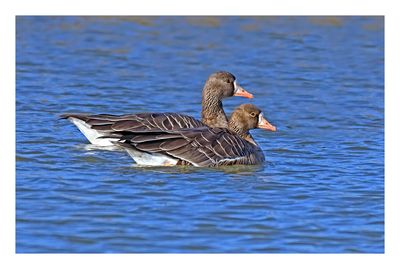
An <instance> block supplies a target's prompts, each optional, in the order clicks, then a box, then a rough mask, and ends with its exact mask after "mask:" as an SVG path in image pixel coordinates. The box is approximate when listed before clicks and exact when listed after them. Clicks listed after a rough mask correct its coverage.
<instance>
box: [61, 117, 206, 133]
mask: <svg viewBox="0 0 400 269" xmlns="http://www.w3.org/2000/svg"><path fill="white" fill-rule="evenodd" d="M61 118H76V119H79V120H82V121H84V122H85V123H86V124H88V125H89V126H90V128H92V129H95V130H97V131H101V132H103V133H114V135H116V134H121V133H125V132H135V133H138V132H159V131H168V130H175V129H181V128H197V127H201V126H204V124H203V123H202V122H201V121H199V120H196V119H195V118H193V117H191V116H187V115H182V114H178V113H139V114H130V115H109V114H98V115H88V114H63V115H61Z"/></svg>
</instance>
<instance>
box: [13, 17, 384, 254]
mask: <svg viewBox="0 0 400 269" xmlns="http://www.w3.org/2000/svg"><path fill="white" fill-rule="evenodd" d="M16 23H17V35H16V52H17V57H16V64H17V67H16V68H17V69H16V109H17V111H16V113H17V118H16V140H17V144H16V175H17V176H16V251H17V252H18V253H31V252H34V253H37V252H40V253H41V252H73V253H77V252H100V253H103V252H136V253H142V252H175V253H186V252H196V253H197V252H201V253H221V252H243V253H321V252H324V253H326V252H327V253H332V252H334V253H343V252H344V253H352V252H362V253H365V252H368V253H382V252H384V26H383V18H382V17H17V19H16ZM216 70H227V71H230V72H232V73H233V74H235V75H236V77H237V80H238V82H239V83H240V84H241V85H242V86H243V87H244V88H245V89H247V90H248V91H250V92H251V93H253V94H254V96H255V99H253V100H248V99H243V98H230V99H228V100H225V101H224V107H225V110H226V111H227V113H230V112H231V111H232V110H233V109H234V107H235V106H237V105H239V104H241V103H244V102H252V103H254V104H256V105H257V106H259V107H260V108H261V109H262V110H263V111H264V114H265V116H266V118H267V119H268V120H269V121H270V122H271V123H272V124H274V125H276V126H277V127H278V132H276V133H271V132H265V131H262V130H254V131H252V134H253V136H254V138H255V139H256V141H257V142H258V143H259V144H260V146H261V147H262V149H263V151H264V153H265V155H266V159H267V161H266V162H265V164H264V165H262V166H256V167H231V168H223V169H206V168H193V167H165V168H143V167H135V166H134V165H133V162H132V160H131V158H130V157H129V156H128V155H127V154H126V153H125V152H124V151H106V150H99V149H98V148H95V147H91V146H89V145H88V143H87V141H86V140H85V138H84V137H83V136H82V134H81V133H80V132H79V131H78V130H77V129H76V128H75V127H74V126H73V125H72V124H70V123H69V122H68V121H65V120H59V119H58V115H59V114H61V113H65V112H88V113H111V114H123V113H136V112H143V111H153V112H167V111H170V112H181V113H185V114H188V115H192V116H195V117H197V118H199V116H200V109H201V107H200V106H201V89H202V86H203V84H204V82H205V80H206V78H207V77H208V75H209V74H211V73H212V72H214V71H216Z"/></svg>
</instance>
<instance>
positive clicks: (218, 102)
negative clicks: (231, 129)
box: [61, 71, 253, 146]
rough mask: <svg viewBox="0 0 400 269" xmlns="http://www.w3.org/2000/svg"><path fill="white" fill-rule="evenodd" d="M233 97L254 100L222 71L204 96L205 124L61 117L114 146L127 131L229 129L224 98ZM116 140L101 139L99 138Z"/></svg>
mask: <svg viewBox="0 0 400 269" xmlns="http://www.w3.org/2000/svg"><path fill="white" fill-rule="evenodd" d="M231 96H242V97H246V98H253V95H252V94H251V93H249V92H247V91H246V90H244V89H243V88H242V87H241V86H239V84H238V83H237V82H236V78H235V76H234V75H232V74H231V73H229V72H225V71H219V72H215V73H213V74H211V75H210V76H209V77H208V79H207V81H206V83H205V85H204V87H203V93H202V112H201V121H199V120H196V119H195V118H193V117H191V116H187V115H183V114H177V113H139V114H128V115H108V114H98V115H89V114H74V113H71V114H63V115H61V118H65V119H69V120H70V121H71V122H72V123H74V124H75V125H76V126H77V127H78V129H79V130H80V131H81V132H82V133H83V134H84V135H85V137H86V138H87V139H88V140H89V141H90V143H92V144H95V145H99V146H111V145H113V141H115V140H118V138H119V137H121V135H123V134H125V133H126V132H127V131H133V130H146V131H148V132H156V131H160V130H161V131H166V130H174V129H182V128H196V127H200V126H210V127H220V128H227V127H228V120H227V117H226V115H225V112H224V109H223V106H222V99H223V98H226V97H231ZM110 133H112V134H113V135H112V137H114V138H101V139H99V137H105V136H108V137H111V136H110Z"/></svg>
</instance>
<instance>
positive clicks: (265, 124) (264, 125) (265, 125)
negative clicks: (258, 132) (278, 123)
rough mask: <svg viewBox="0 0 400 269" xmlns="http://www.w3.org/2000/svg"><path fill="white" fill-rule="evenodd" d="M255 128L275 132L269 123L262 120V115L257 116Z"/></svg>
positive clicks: (274, 128)
mask: <svg viewBox="0 0 400 269" xmlns="http://www.w3.org/2000/svg"><path fill="white" fill-rule="evenodd" d="M257 127H258V128H260V129H264V130H268V131H271V132H275V131H276V127H275V126H274V125H272V124H271V123H269V122H268V121H267V120H266V119H265V118H264V116H263V114H262V113H261V114H260V115H259V116H258V125H257Z"/></svg>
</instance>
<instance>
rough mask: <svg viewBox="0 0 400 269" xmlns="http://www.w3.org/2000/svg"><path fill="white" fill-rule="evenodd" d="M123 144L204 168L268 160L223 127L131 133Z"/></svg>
mask: <svg viewBox="0 0 400 269" xmlns="http://www.w3.org/2000/svg"><path fill="white" fill-rule="evenodd" d="M119 144H120V145H121V146H123V147H126V148H133V149H135V150H139V151H142V152H146V153H157V154H164V155H166V156H169V157H173V158H176V159H178V160H179V161H181V163H182V164H191V165H194V166H202V167H205V166H220V165H233V164H258V163H260V162H262V161H263V160H264V156H263V155H262V152H261V150H259V148H258V147H256V146H255V145H252V144H251V143H249V142H247V141H246V140H244V139H242V138H241V137H240V136H238V135H236V134H235V133H233V132H231V131H229V130H227V129H221V128H209V127H198V128H192V129H179V130H172V131H168V132H158V133H151V132H148V133H145V132H142V133H130V134H126V135H124V136H122V138H121V140H120V142H119ZM260 153H261V155H260Z"/></svg>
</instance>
